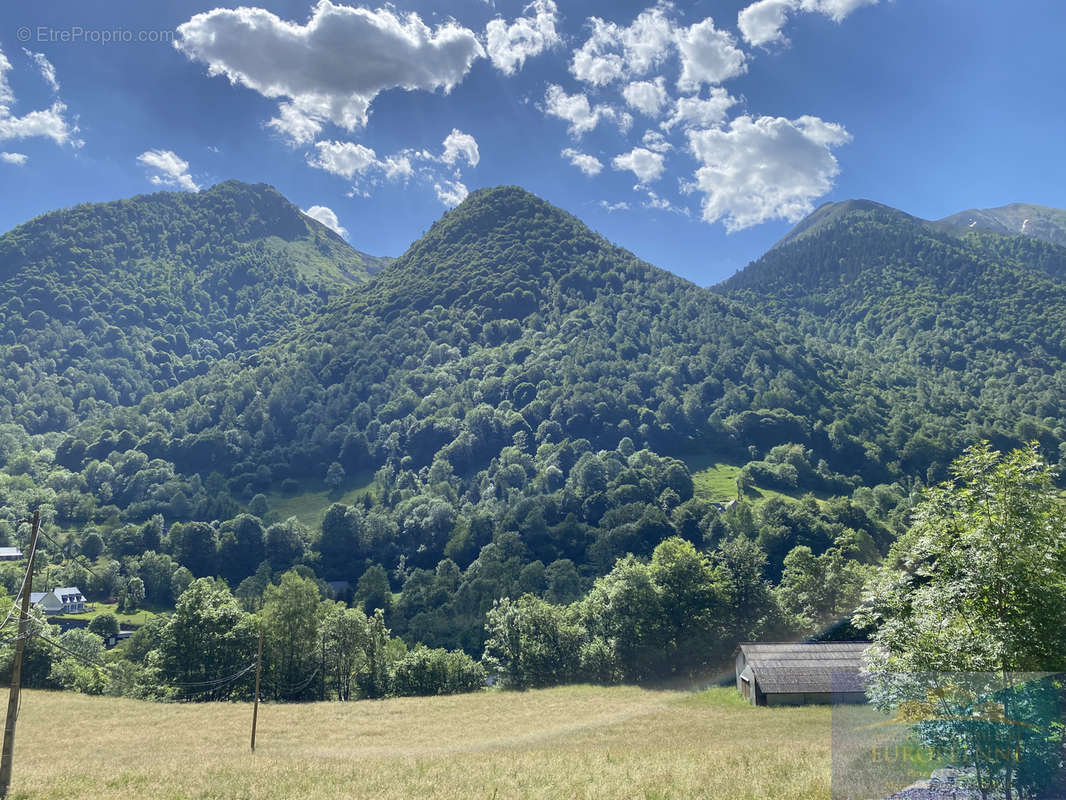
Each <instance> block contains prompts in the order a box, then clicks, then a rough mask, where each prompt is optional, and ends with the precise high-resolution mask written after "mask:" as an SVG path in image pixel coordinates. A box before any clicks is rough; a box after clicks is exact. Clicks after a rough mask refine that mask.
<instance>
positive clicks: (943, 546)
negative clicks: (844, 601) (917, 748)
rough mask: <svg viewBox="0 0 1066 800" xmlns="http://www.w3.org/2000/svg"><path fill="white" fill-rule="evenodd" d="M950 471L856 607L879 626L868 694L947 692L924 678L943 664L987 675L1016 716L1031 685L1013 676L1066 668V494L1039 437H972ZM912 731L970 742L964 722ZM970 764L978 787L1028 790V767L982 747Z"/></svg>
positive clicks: (1012, 738)
mask: <svg viewBox="0 0 1066 800" xmlns="http://www.w3.org/2000/svg"><path fill="white" fill-rule="evenodd" d="M952 476H953V477H952V480H951V481H949V482H947V483H944V484H942V485H940V486H937V487H935V488H932V489H928V490H926V491H925V492H924V494H923V495H922V499H921V501H920V502H919V503H918V505H917V506H916V507H915V509H914V513H913V523H912V524H911V527H910V528H909V530H908V531H907V532H906V534H905V535H904V536H903V537H902V538H901V539H900V540H899V542H897V544H896V545H895V546H894V547H893V549H892V552H891V553H890V555H889V558H888V560H887V562H886V565H885V566H884V568H883V569H882V570H881V572H880V573H879V574H878V575H877V576H876V578H875V579H873V580H872V581H871V582H870V584H869V586H868V588H867V594H866V597H865V601H864V606H863V608H861V609H860V611H859V613H857V614H856V617H855V622H856V624H858V625H872V626H876V633H875V635H874V637H873V639H874V643H875V644H876V645H877V648H876V649H875V650H872V651H871V655H870V657H869V661H870V664H869V667H870V670H871V673H872V675H873V684H872V687H871V692H872V694H873V698H874V700H875V702H877V703H878V705H879V706H881V707H882V708H883V709H884V710H890V709H893V708H895V707H898V706H899V705H901V704H902V703H905V702H906V701H908V700H910V701H914V700H921V699H924V698H925V697H927V696H928V693H929V691H930V690H931V689H937V690H938V691H940V690H941V689H942V687H939V686H935V687H931V686H930V685H929V683H930V681H932V682H934V683H936V682H937V681H939V680H943V677H942V676H943V675H945V674H957V673H961V672H965V673H969V674H971V675H973V674H977V675H985V676H989V680H988V681H987V685H986V686H985V687H984V690H985V695H986V696H987V695H988V694H989V693H991V694H993V695H995V696H996V697H997V698H998V699H999V701H1000V702H1002V704H1003V709H1004V713H1005V715H1006V718H1007V719H1008V720H1010V719H1015V720H1017V719H1019V718H1020V717H1021V716H1023V709H1024V707H1025V703H1023V702H1021V701H1020V700H1019V697H1020V695H1019V692H1020V691H1023V690H1024V688H1025V687H1023V686H1019V685H1018V681H1017V680H1016V679H1015V677H1014V676H1017V675H1019V674H1021V673H1039V672H1044V671H1056V672H1058V671H1061V670H1062V669H1063V668H1064V667H1066V500H1064V499H1063V498H1062V497H1061V496H1060V495H1059V493H1058V491H1057V489H1056V488H1055V484H1054V477H1055V475H1054V473H1053V471H1052V470H1051V468H1050V467H1049V466H1048V465H1047V464H1046V463H1045V462H1044V460H1043V459H1042V458H1041V456H1040V455H1039V453H1038V451H1037V448H1036V446H1035V445H1033V446H1030V447H1029V448H1027V449H1021V450H1016V451H1014V452H1012V453H1009V454H1007V455H1005V456H1004V455H1002V454H1001V453H999V452H996V451H994V450H992V449H991V448H990V447H989V446H988V445H987V444H982V445H978V446H975V447H972V448H970V449H969V450H967V451H966V452H965V454H964V455H963V456H962V457H961V458H959V459H958V460H957V461H956V462H955V463H954V464H953V465H952ZM908 676H919V677H909V678H908ZM922 676H925V677H922ZM938 676H941V677H938ZM972 696H974V697H979V696H980V693H979V692H978V693H976V694H973V695H972ZM954 716H955V717H957V718H962V717H964V716H965V715H964V714H955V715H954ZM1000 727H1004V726H1000ZM1009 727H1011V728H1012V730H1010V731H1006V732H1001V733H1002V736H1004V737H1005V738H1006V739H1007V740H1008V741H1006V742H1005V743H1004V746H1009V747H1013V746H1015V745H1020V744H1021V742H1020V741H1019V737H1023V736H1025V735H1026V731H1027V730H1028V729H1027V728H1026V727H1025V726H1023V725H1014V726H1009ZM917 729H918V733H919V735H926V736H927V741H928V740H932V741H936V742H937V743H942V742H943V741H944V739H945V738H947V739H949V740H953V741H954V743H955V744H956V746H958V747H960V748H963V749H965V750H970V748H971V746H972V738H973V727H972V726H970V725H967V724H965V723H959V724H956V725H952V724H950V723H948V724H940V725H939V726H933V729H931V728H930V726H928V725H927V726H923V725H921V724H920V725H918V726H917ZM1058 735H1060V736H1061V728H1059V734H1058ZM1059 748H1060V755H1061V743H1060V745H1059ZM1022 752H1024V750H1023V751H1022ZM973 766H974V767H975V768H976V770H977V775H978V779H979V781H980V782H981V783H982V792H984V791H985V789H986V788H987V787H988V786H989V785H992V784H998V786H999V790H1000V791H1001V792H1002V793H1003V794H1004V796H1005V797H1007V798H1011V797H1013V796H1014V794H1015V792H1016V791H1018V792H1020V791H1024V790H1027V787H1024V786H1021V785H1017V784H1016V780H1017V779H1018V778H1019V775H1023V776H1024V773H1025V770H1024V769H1023V767H1024V765H1019V767H1018V768H1017V769H1016V768H1015V765H1014V764H1012V762H1011V761H1010V760H1009V759H1003V760H999V761H997V762H994V763H989V762H988V761H986V760H984V759H981V758H977V757H976V753H975V757H974V763H973ZM1029 788H1031V787H1029ZM1019 796H1021V795H1020V794H1019Z"/></svg>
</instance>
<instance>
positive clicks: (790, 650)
mask: <svg viewBox="0 0 1066 800" xmlns="http://www.w3.org/2000/svg"><path fill="white" fill-rule="evenodd" d="M869 646H870V644H869V642H805V643H798V644H793V643H788V642H767V643H756V642H748V643H745V644H742V645H740V646H739V647H737V649H736V651H735V652H734V654H733V655H734V657H735V659H736V673H737V689H738V690H739V691H740V693H741V694H742V695H743V696H744V698H745V699H746V700H748V701H749V702H751V703H752V704H753V705H757V706H780V705H813V704H816V703H862V702H865V700H866V692H865V689H864V687H863V682H862V675H861V670H862V654H863V652H864V651H865V650H866V649H867V648H868V647H869Z"/></svg>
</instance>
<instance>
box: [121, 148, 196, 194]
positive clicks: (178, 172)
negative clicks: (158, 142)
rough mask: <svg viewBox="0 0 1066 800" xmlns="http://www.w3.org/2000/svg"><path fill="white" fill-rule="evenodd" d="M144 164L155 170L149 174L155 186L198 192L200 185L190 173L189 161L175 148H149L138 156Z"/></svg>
mask: <svg viewBox="0 0 1066 800" xmlns="http://www.w3.org/2000/svg"><path fill="white" fill-rule="evenodd" d="M137 161H138V162H140V163H141V165H142V166H144V167H147V168H148V169H149V170H153V174H150V175H149V176H148V180H149V181H151V183H152V185H153V186H170V187H174V188H176V189H184V190H185V191H188V192H198V191H200V187H199V186H197V185H196V183H195V182H194V181H193V179H192V176H191V175H190V174H189V162H188V161H186V160H185V159H183V158H181V157H179V156H178V154H177V153H175V152H174V151H173V150H147V151H145V152H144V153H141V154H140V155H139V156H137Z"/></svg>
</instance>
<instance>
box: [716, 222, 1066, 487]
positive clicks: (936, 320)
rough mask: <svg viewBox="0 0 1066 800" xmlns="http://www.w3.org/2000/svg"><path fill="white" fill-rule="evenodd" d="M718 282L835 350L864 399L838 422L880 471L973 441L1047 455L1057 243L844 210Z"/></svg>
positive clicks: (1059, 375) (1060, 323) (1060, 278)
mask: <svg viewBox="0 0 1066 800" xmlns="http://www.w3.org/2000/svg"><path fill="white" fill-rule="evenodd" d="M801 224H802V223H801ZM717 290H718V291H720V292H721V293H722V294H723V295H725V296H728V297H731V298H733V299H735V300H738V301H740V302H743V303H746V304H748V305H750V306H752V307H755V308H758V309H760V310H761V311H762V312H763V313H765V314H767V315H768V316H770V317H772V318H773V319H775V320H777V321H779V323H781V324H785V325H787V326H788V327H790V328H792V329H795V330H797V331H800V332H802V333H803V334H806V335H808V336H811V337H816V338H817V339H819V340H822V341H825V342H826V343H827V344H828V345H829V346H831V347H835V348H837V349H836V352H837V353H838V358H839V363H840V364H841V366H842V368H843V370H844V371H846V376H847V377H846V381H847V383H848V384H849V385H850V386H852V387H853V389H854V391H855V393H856V395H857V396H859V397H861V398H862V401H861V403H860V404H859V406H858V407H857V408H855V409H852V410H850V411H849V413H847V414H846V415H844V416H843V418H842V419H841V420H840V421H839V427H838V429H837V430H838V433H839V434H841V435H843V434H846V436H847V437H850V439H851V440H852V441H854V442H856V443H857V444H859V445H860V446H862V447H864V448H865V449H866V451H867V452H869V451H870V449H871V448H875V449H877V450H878V451H879V452H880V453H881V460H882V462H883V463H885V464H886V466H889V468H890V469H893V468H895V467H894V466H893V465H894V464H895V465H898V468H901V469H902V470H904V471H907V472H911V473H912V474H913V473H914V472H915V471H918V474H922V473H923V472H925V471H926V470H927V468H928V467H929V466H930V465H934V464H935V465H939V466H941V467H942V466H943V465H945V464H947V463H948V462H949V461H950V459H951V458H952V457H953V456H954V454H956V453H958V452H960V451H961V449H962V448H963V447H965V446H966V445H968V444H969V443H972V442H974V441H978V440H980V439H982V438H987V439H991V440H993V441H994V442H996V443H997V444H998V445H1000V446H1004V447H1007V446H1011V445H1016V444H1018V443H1021V442H1023V441H1029V440H1032V439H1039V440H1040V441H1041V443H1042V444H1043V445H1044V447H1045V448H1046V449H1047V450H1048V452H1050V453H1052V454H1053V456H1054V457H1055V458H1056V459H1057V457H1058V448H1059V444H1060V443H1062V442H1063V441H1066V427H1064V426H1063V422H1062V420H1063V416H1064V412H1066V400H1064V398H1066V394H1064V389H1066V377H1064V375H1066V373H1064V371H1063V369H1062V367H1063V359H1064V358H1066V347H1064V342H1066V249H1064V248H1060V247H1057V246H1055V245H1051V244H1048V243H1045V242H1042V241H1039V240H1036V239H1032V238H1028V237H1021V236H1013V237H1007V236H1002V235H997V234H988V233H977V232H959V231H955V230H953V231H951V232H942V231H937V230H935V229H932V228H930V227H929V225H928V224H927V223H925V222H923V221H922V220H918V219H915V218H914V217H910V216H908V215H906V214H903V213H902V212H898V211H895V210H893V209H889V208H887V207H884V206H871V207H866V208H853V209H851V210H850V211H848V212H847V213H845V214H843V215H842V216H840V217H839V218H838V219H836V220H835V221H834V222H832V223H831V224H829V225H827V226H825V227H823V228H821V229H820V230H819V231H818V233H817V234H816V235H813V236H810V237H807V238H803V239H801V240H797V241H795V242H793V243H791V244H787V245H785V246H781V247H777V248H775V249H774V250H771V251H770V252H769V253H767V254H766V255H765V256H764V257H763V258H761V259H760V260H758V261H756V262H754V263H753V264H751V265H750V266H749V267H748V268H747V269H745V270H744V271H742V272H740V273H738V274H737V275H735V276H734V277H732V278H730V279H729V280H728V281H726V282H725V283H723V284H721V285H720V286H719V287H717ZM874 420H878V421H879V422H881V424H883V425H884V428H883V429H884V430H885V431H886V433H887V435H886V436H884V437H880V436H878V435H877V434H872V435H871V432H872V430H873V429H874V427H873V425H871V422H872V421H874ZM855 455H856V457H858V456H859V454H858V452H857V451H856V453H855ZM886 456H887V457H886ZM942 475H943V473H942V472H940V471H938V470H934V471H933V472H932V473H930V475H929V477H931V478H934V479H938V478H939V477H941V476H942Z"/></svg>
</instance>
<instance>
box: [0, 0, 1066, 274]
mask: <svg viewBox="0 0 1066 800" xmlns="http://www.w3.org/2000/svg"><path fill="white" fill-rule="evenodd" d="M248 3H249V5H248V6H246V7H244V8H241V9H238V8H237V6H236V5H234V6H216V5H213V4H211V3H204V2H169V3H165V2H152V3H145V2H143V0H106V2H92V1H91V0H51V1H50V2H48V3H32V4H31V3H21V4H17V5H15V4H12V3H6V4H4V5H3V6H2V7H0V52H2V54H3V56H2V58H0V230H7V229H9V228H11V227H13V226H15V225H17V224H18V223H20V222H23V221H25V220H27V219H30V218H32V217H34V216H36V215H37V214H40V213H43V212H45V211H48V210H50V209H53V208H58V207H63V206H69V205H72V204H75V203H78V202H85V201H100V200H111V199H116V198H120V197H127V196H131V195H134V194H139V193H143V192H148V191H154V190H156V189H158V188H175V189H184V190H195V189H196V188H203V187H206V186H210V185H211V184H213V183H216V182H218V181H220V180H225V179H227V178H238V179H241V180H246V181H252V182H259V181H262V182H266V183H270V184H272V185H274V186H275V187H277V188H278V189H279V190H280V191H281V192H282V193H283V194H285V195H286V196H287V197H289V198H290V199H291V200H292V201H293V202H295V203H297V204H298V205H299V206H300V207H301V208H303V209H305V210H308V211H309V212H311V213H312V214H313V215H315V216H316V217H317V218H319V219H321V220H324V221H327V222H329V223H330V224H335V225H337V226H339V227H341V228H343V229H344V230H345V232H346V235H347V238H348V239H349V241H350V242H351V243H352V244H353V246H355V247H357V248H359V249H361V250H364V251H367V252H370V253H373V254H378V255H398V254H400V253H401V252H403V250H404V249H405V248H406V247H407V246H408V245H409V244H410V243H411V241H413V240H414V239H416V238H417V237H418V236H420V235H421V234H422V233H423V232H424V231H425V230H426V229H427V228H428V227H429V225H430V224H431V223H432V222H433V220H435V219H436V218H437V217H439V216H440V214H441V213H442V212H443V211H444V210H445V208H447V207H448V206H450V205H453V204H454V203H456V202H458V201H459V200H460V199H461V198H462V196H463V195H464V193H465V192H466V191H468V190H473V189H475V188H478V187H482V186H494V185H498V184H518V185H521V186H523V187H525V188H527V189H529V190H530V191H532V192H535V193H536V194H539V195H540V196H542V197H544V198H545V199H547V200H549V201H550V202H553V203H555V204H557V205H559V206H561V207H563V208H565V209H567V210H568V211H571V212H572V213H574V214H576V215H577V216H579V217H581V218H582V219H584V220H585V221H586V222H587V223H588V224H589V225H591V226H592V227H593V228H595V229H596V230H598V231H600V232H601V233H603V234H604V235H605V236H607V237H608V238H609V239H611V240H613V241H615V242H618V243H619V244H621V245H623V246H625V247H628V248H630V249H631V250H633V251H634V252H635V253H636V254H637V255H639V256H641V257H642V258H645V259H647V260H648V261H650V262H652V263H654V264H657V265H659V266H662V267H665V268H667V269H670V270H672V271H674V272H676V273H678V274H680V275H683V276H685V277H687V278H690V279H692V280H694V281H696V282H698V283H701V284H710V283H714V282H717V281H719V280H721V279H723V278H725V277H728V276H729V275H730V274H732V273H733V272H734V271H735V270H736V269H738V268H741V267H743V266H744V265H745V264H746V263H747V262H748V261H750V260H752V259H754V258H757V257H758V256H759V255H760V254H761V253H762V252H764V251H765V250H766V249H767V248H768V247H769V246H770V245H771V244H773V242H774V241H776V240H777V239H778V238H780V236H782V235H783V234H784V233H785V232H786V231H787V230H788V229H789V228H790V227H791V224H792V223H793V222H794V221H796V220H797V219H798V218H799V217H800V216H802V215H803V214H804V213H805V212H806V211H808V210H810V209H811V208H813V207H816V206H817V205H819V204H820V203H822V202H824V201H826V200H841V199H847V198H852V197H864V198H869V199H874V200H878V201H880V202H884V203H888V204H889V205H893V206H896V207H898V208H901V209H903V210H905V211H908V212H910V213H913V214H916V215H919V216H924V217H930V218H937V217H941V216H946V215H947V214H950V213H953V212H955V211H959V210H962V209H964V208H970V207H990V206H997V205H1002V204H1005V203H1008V202H1012V201H1027V202H1034V203H1043V204H1046V205H1052V206H1057V207H1066V159H1063V158H1062V154H1061V149H1062V145H1061V142H1062V131H1063V130H1066V96H1064V92H1066V89H1064V87H1066V59H1064V58H1063V56H1062V32H1063V31H1064V30H1066V4H1063V3H1061V2H1060V1H1059V0H1014V2H1011V3H1003V2H1001V1H1000V0H983V1H982V0H970V1H969V2H963V0H880V2H878V0H744V2H732V1H731V0H729V1H727V0H712V1H711V2H707V1H706V0H701V1H700V2H681V1H679V2H674V3H658V4H655V3H628V2H584V3H566V4H561V5H558V6H557V5H556V3H555V2H552V0H536V1H535V2H533V3H529V4H527V3H524V2H522V1H521V0H519V1H518V2H511V0H496V2H495V3H494V4H489V3H486V2H483V0H461V1H460V2H454V3H450V4H447V5H444V4H432V3H427V2H421V1H420V0H414V1H413V2H397V3H395V4H393V5H389V6H384V7H382V6H378V5H366V6H363V5H358V4H353V5H345V4H344V3H342V2H336V3H330V2H328V0H323V2H320V3H317V4H315V3H309V2H296V1H295V0H286V1H285V2H261V3H257V2H256V0H248Z"/></svg>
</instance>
